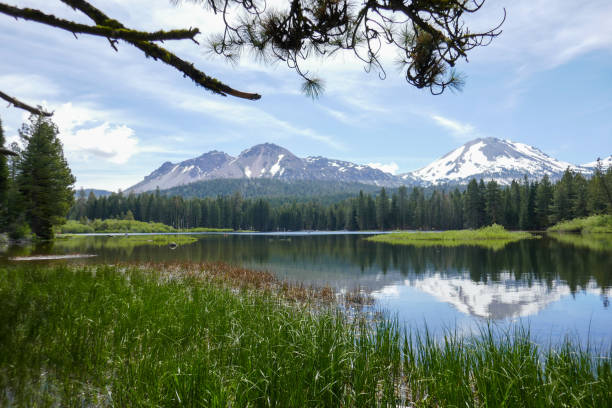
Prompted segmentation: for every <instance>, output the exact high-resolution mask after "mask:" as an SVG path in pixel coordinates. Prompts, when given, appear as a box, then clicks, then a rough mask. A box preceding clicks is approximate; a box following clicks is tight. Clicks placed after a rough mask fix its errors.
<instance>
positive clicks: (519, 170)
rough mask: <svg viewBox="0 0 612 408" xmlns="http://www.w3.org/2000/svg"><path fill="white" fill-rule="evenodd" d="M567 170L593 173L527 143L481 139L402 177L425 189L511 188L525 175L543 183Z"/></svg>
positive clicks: (556, 177)
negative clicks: (478, 182) (472, 184)
mask: <svg viewBox="0 0 612 408" xmlns="http://www.w3.org/2000/svg"><path fill="white" fill-rule="evenodd" d="M567 168H570V169H572V170H574V171H578V172H581V173H585V174H590V173H592V170H591V169H589V168H585V167H582V166H575V165H573V164H571V163H567V162H563V161H559V160H557V159H554V158H552V157H550V156H549V155H547V154H545V153H543V152H542V151H541V150H539V149H537V148H535V147H532V146H529V145H526V144H524V143H516V142H511V141H509V140H501V139H496V138H480V139H475V140H472V141H470V142H468V143H466V144H464V145H463V146H461V147H459V148H457V149H455V150H453V151H452V152H450V153H448V154H446V155H445V156H443V157H442V158H440V159H438V160H436V161H434V162H433V163H431V164H429V165H428V166H426V167H423V168H422V169H420V170H417V171H414V172H411V173H407V174H403V175H400V177H401V178H402V179H416V180H419V181H421V182H422V183H423V184H425V185H439V184H446V183H450V184H465V183H467V182H469V181H470V180H471V179H472V178H476V179H481V178H482V179H485V180H495V181H497V182H498V183H500V184H510V183H511V182H512V180H520V179H522V178H523V177H524V176H525V175H526V176H527V177H528V178H529V179H541V178H542V177H544V175H548V176H549V177H550V178H551V179H553V180H556V179H558V178H560V177H561V176H562V175H563V172H564V171H565V170H566V169H567Z"/></svg>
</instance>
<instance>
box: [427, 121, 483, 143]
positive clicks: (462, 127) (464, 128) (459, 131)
mask: <svg viewBox="0 0 612 408" xmlns="http://www.w3.org/2000/svg"><path fill="white" fill-rule="evenodd" d="M430 118H431V119H433V120H434V121H435V122H436V123H437V124H438V125H439V126H442V127H443V128H445V129H448V130H450V131H451V134H452V135H453V137H454V138H455V139H458V140H467V139H471V138H473V137H474V133H475V129H474V126H472V125H470V124H469V123H462V122H459V121H456V120H452V119H449V118H445V117H443V116H440V115H431V116H430Z"/></svg>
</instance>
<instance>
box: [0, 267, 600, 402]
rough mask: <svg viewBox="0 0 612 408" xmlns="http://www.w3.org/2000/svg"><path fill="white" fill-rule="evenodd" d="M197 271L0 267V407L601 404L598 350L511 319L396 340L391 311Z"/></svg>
mask: <svg viewBox="0 0 612 408" xmlns="http://www.w3.org/2000/svg"><path fill="white" fill-rule="evenodd" d="M219 268H220V270H221V272H219V271H217V273H218V274H219V276H222V275H223V274H224V273H225V274H229V275H231V276H236V279H244V278H241V277H240V276H242V275H245V276H247V277H248V276H251V275H253V274H255V275H257V276H259V275H262V274H263V273H255V272H253V273H252V274H248V273H246V272H245V270H242V269H240V270H238V268H233V269H232V268H229V269H232V270H230V271H225V272H223V270H224V269H223V268H222V267H219ZM209 269H211V270H214V269H215V266H214V265H207V266H206V267H205V268H204V270H203V271H199V272H198V273H194V271H191V272H189V273H184V274H181V273H180V270H174V271H170V272H168V271H165V272H162V271H157V270H152V269H146V268H144V267H125V266H124V267H111V266H99V267H89V268H85V267H80V268H76V267H74V268H70V267H68V266H57V267H53V268H50V267H32V266H29V267H4V268H0V405H1V406H24V407H25V406H118V407H123V406H130V407H138V406H147V407H152V406H163V407H178V406H192V407H198V406H201V407H229V406H232V407H272V406H273V407H387V406H399V405H409V404H410V403H414V406H419V407H438V406H444V407H448V406H461V407H464V406H483V407H484V406H487V407H515V406H521V407H561V406H572V407H582V406H585V407H587V406H589V407H604V406H610V404H611V401H612V369H611V365H610V357H609V353H608V354H605V355H604V356H598V355H597V354H596V353H594V352H593V351H590V350H581V349H579V348H578V347H576V346H572V345H571V343H569V342H566V343H565V344H564V345H562V346H560V347H559V348H556V349H552V348H551V349H549V350H540V349H538V347H537V346H536V345H535V344H534V343H533V341H532V339H531V338H530V335H529V333H528V332H525V331H516V332H512V333H507V334H506V335H504V333H501V336H500V333H497V332H495V331H493V330H491V329H488V330H487V329H485V330H484V331H483V333H482V335H480V336H476V337H470V338H467V337H462V336H459V335H457V334H456V333H447V334H446V336H445V337H444V338H443V339H441V340H440V339H438V340H436V339H434V338H433V337H432V336H430V335H429V333H427V332H426V331H425V332H416V333H413V334H412V335H408V336H406V337H403V336H402V335H401V333H400V330H399V328H398V326H397V324H396V323H394V322H393V321H388V320H384V319H381V320H376V321H374V322H372V321H365V320H364V319H360V318H356V319H350V320H349V319H348V317H346V316H345V315H344V314H342V313H341V312H339V311H338V309H335V308H333V307H330V308H322V309H317V310H316V311H315V310H313V309H312V308H309V307H305V306H304V305H303V304H301V303H292V302H290V301H289V300H288V299H287V298H285V297H284V296H282V295H281V294H279V293H278V292H275V291H271V290H269V286H263V287H264V289H260V290H255V289H252V287H253V286H248V285H247V286H232V285H231V284H228V285H224V284H222V283H221V282H218V281H216V280H215V279H205V278H204V277H205V276H207V270H209ZM226 269H228V268H226ZM234 269H235V270H234ZM262 276H263V275H262ZM260 278H261V277H260ZM248 279H250V278H248ZM259 280H261V279H259ZM259 280H258V281H259ZM258 281H256V282H258ZM249 287H251V289H249ZM406 400H407V401H406Z"/></svg>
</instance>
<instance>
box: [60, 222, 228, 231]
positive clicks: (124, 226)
mask: <svg viewBox="0 0 612 408" xmlns="http://www.w3.org/2000/svg"><path fill="white" fill-rule="evenodd" d="M232 231H233V230H232V229H231V228H202V227H199V228H188V229H177V228H174V227H171V226H169V225H166V224H162V223H159V222H142V221H134V220H113V219H108V220H99V219H95V220H93V221H89V222H87V223H81V222H79V221H75V220H68V221H67V222H66V223H65V224H64V225H61V226H59V227H58V229H57V233H58V234H62V235H66V234H91V233H104V234H113V233H156V232H163V233H171V232H232Z"/></svg>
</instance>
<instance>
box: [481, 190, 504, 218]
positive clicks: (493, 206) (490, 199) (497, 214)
mask: <svg viewBox="0 0 612 408" xmlns="http://www.w3.org/2000/svg"><path fill="white" fill-rule="evenodd" d="M485 209H486V214H487V217H486V223H487V224H502V223H503V202H502V195H501V190H500V188H499V185H498V184H497V182H495V180H491V181H489V182H488V183H487V191H486V195H485Z"/></svg>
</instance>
